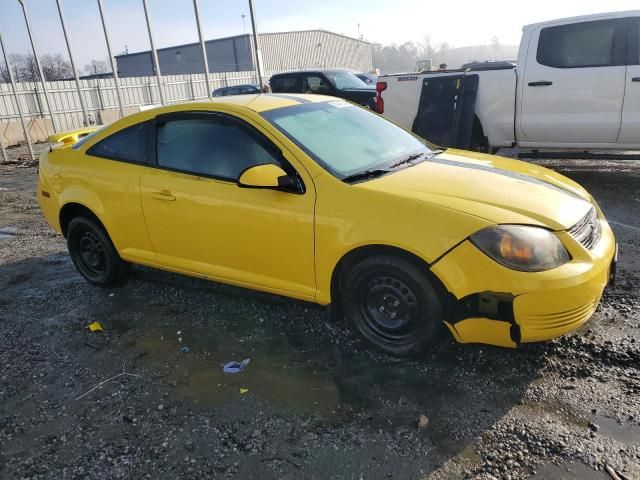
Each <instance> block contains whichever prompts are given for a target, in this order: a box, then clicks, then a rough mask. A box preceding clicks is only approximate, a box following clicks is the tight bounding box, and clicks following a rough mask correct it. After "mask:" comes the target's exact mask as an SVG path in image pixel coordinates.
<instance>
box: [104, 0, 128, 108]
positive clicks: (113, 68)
mask: <svg viewBox="0 0 640 480" xmlns="http://www.w3.org/2000/svg"><path fill="white" fill-rule="evenodd" d="M98 10H100V20H102V30H104V41H105V42H106V44H107V53H108V54H109V63H111V71H112V72H113V80H114V82H115V84H116V95H117V96H118V106H119V107H120V117H124V102H123V101H122V92H121V91H120V77H119V76H118V69H117V68H116V63H115V61H114V60H113V52H112V51H111V40H109V32H108V31H107V23H106V22H105V20H104V12H103V11H102V0H98Z"/></svg>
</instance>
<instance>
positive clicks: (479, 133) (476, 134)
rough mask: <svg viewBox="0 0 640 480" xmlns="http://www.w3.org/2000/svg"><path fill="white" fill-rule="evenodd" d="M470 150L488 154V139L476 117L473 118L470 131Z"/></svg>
mask: <svg viewBox="0 0 640 480" xmlns="http://www.w3.org/2000/svg"><path fill="white" fill-rule="evenodd" d="M471 149H472V150H474V151H476V152H483V153H488V152H489V139H488V138H487V136H486V135H485V133H484V128H483V126H482V121H481V120H480V118H478V115H474V116H473V127H472V129H471Z"/></svg>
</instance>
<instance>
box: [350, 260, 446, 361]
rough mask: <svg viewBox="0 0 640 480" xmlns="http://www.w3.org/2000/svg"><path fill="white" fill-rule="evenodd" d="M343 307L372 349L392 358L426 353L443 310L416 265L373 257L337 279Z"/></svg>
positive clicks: (436, 330) (436, 334)
mask: <svg viewBox="0 0 640 480" xmlns="http://www.w3.org/2000/svg"><path fill="white" fill-rule="evenodd" d="M341 298H342V307H343V310H344V312H345V316H346V317H347V319H348V320H349V321H350V322H351V324H352V325H353V327H355V330H356V331H357V332H358V333H359V334H360V335H361V336H362V337H363V338H364V339H365V340H366V341H367V342H369V343H370V344H371V345H373V346H374V347H376V348H378V349H379V350H382V351H384V352H386V353H389V354H391V355H395V356H401V357H405V356H412V355H418V354H420V353H423V352H425V351H426V350H427V349H428V347H429V346H430V345H432V344H433V342H434V341H435V340H436V339H437V338H438V333H439V332H440V331H441V325H442V306H441V303H440V299H439V297H438V294H437V293H436V291H435V290H434V288H433V286H432V284H431V282H430V281H429V279H428V278H427V276H426V274H425V273H424V272H422V270H421V269H420V268H418V267H417V266H416V265H415V264H413V263H412V262H410V261H407V260H405V259H403V258H399V257H395V256H391V255H376V256H372V257H369V258H366V259H364V260H362V261H361V262H359V263H357V264H356V265H354V266H353V267H351V268H350V269H349V270H348V271H347V272H346V273H345V275H344V276H343V278H342V292H341Z"/></svg>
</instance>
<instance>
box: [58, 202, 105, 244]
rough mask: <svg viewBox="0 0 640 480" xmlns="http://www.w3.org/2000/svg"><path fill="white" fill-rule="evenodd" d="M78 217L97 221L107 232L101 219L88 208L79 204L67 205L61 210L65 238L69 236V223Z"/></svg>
mask: <svg viewBox="0 0 640 480" xmlns="http://www.w3.org/2000/svg"><path fill="white" fill-rule="evenodd" d="M76 217H88V218H90V219H92V220H95V221H96V222H97V223H98V225H100V227H102V229H103V230H105V231H106V229H105V228H104V225H103V224H102V222H101V221H100V219H99V218H98V217H97V216H96V214H95V213H93V212H92V211H91V210H89V209H88V208H87V207H85V206H84V205H81V204H79V203H67V204H66V205H64V206H63V207H62V209H61V210H60V228H61V229H62V234H63V235H64V236H65V238H66V236H67V230H68V228H69V223H71V220H73V219H74V218H76Z"/></svg>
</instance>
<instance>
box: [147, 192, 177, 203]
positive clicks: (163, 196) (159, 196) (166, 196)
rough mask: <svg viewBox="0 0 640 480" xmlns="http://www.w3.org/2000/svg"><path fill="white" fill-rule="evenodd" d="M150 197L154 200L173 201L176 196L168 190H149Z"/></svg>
mask: <svg viewBox="0 0 640 480" xmlns="http://www.w3.org/2000/svg"><path fill="white" fill-rule="evenodd" d="M151 198H155V199H156V200H164V201H165V202H174V201H175V200H176V197H175V196H173V195H171V192H170V191H169V190H160V191H159V192H151Z"/></svg>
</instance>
